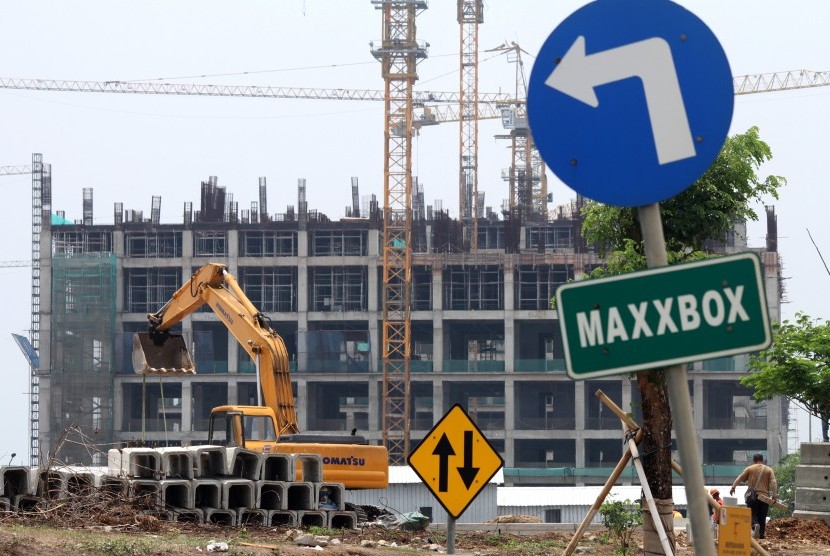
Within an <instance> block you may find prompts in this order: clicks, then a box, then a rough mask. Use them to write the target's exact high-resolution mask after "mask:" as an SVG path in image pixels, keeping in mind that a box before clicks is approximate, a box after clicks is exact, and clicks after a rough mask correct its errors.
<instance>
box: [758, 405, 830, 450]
mask: <svg viewBox="0 0 830 556" xmlns="http://www.w3.org/2000/svg"><path fill="white" fill-rule="evenodd" d="M781 401H782V398H781V397H780V396H777V397H775V398H772V399H771V400H768V401H767V458H768V460H769V461H767V462H765V463H766V464H767V465H777V464H778V460H779V459H781V456H782V455H784V454H783V453H782V447H783V449H786V447H787V428H786V424H785V423H782V422H781V420H780V419H776V418H775V417H774V416H776V415H781V411H782V408H781ZM820 430H821V426H820V425H819V431H820Z"/></svg>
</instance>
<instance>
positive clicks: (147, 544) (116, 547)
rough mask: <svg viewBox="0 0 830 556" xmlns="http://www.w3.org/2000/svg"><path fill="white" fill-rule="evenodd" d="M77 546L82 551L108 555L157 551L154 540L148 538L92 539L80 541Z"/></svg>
mask: <svg viewBox="0 0 830 556" xmlns="http://www.w3.org/2000/svg"><path fill="white" fill-rule="evenodd" d="M77 547H78V548H79V549H80V550H81V552H82V553H84V552H91V553H93V554H106V555H107V556H141V555H142V554H153V553H154V552H155V547H154V546H153V542H151V541H150V540H146V539H137V540H134V539H125V538H113V539H102V540H90V541H84V542H82V543H80V544H79V545H77Z"/></svg>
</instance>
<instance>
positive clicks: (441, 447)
mask: <svg viewBox="0 0 830 556" xmlns="http://www.w3.org/2000/svg"><path fill="white" fill-rule="evenodd" d="M407 463H409V466H410V467H411V468H412V470H413V471H415V473H416V474H417V475H418V477H420V479H421V481H422V482H423V483H424V484H425V485H426V487H427V488H428V489H429V490H430V492H432V495H433V496H435V498H436V499H437V500H438V502H440V504H441V505H442V506H443V507H444V509H445V510H446V511H447V514H449V517H448V520H447V553H448V554H455V520H456V519H458V517H459V516H460V515H461V514H462V513H464V510H466V509H467V507H468V506H469V505H470V504H471V503H472V501H473V500H474V499H475V497H476V496H478V494H479V492H481V489H483V488H484V487H485V486H486V485H487V483H489V482H490V479H492V478H493V476H494V475H495V474H496V473H497V472H498V470H499V469H501V468H502V466H503V465H504V460H503V459H502V457H501V456H500V455H499V453H498V452H497V451H496V449H495V448H493V446H492V445H491V444H490V442H489V441H488V440H487V438H485V436H484V434H483V433H482V432H481V430H480V429H479V428H478V427H477V426H476V424H475V423H474V422H473V421H472V420H471V419H470V416H469V415H468V414H467V412H466V411H465V410H464V408H463V407H462V406H461V404H455V405H453V406H452V407H451V408H450V409H449V411H447V413H446V414H445V415H444V416H443V417H441V420H440V421H438V422H437V423H436V424H435V426H434V427H432V430H431V431H429V433H428V434H427V435H426V436H425V437H424V439H423V440H422V441H421V443H420V444H418V446H417V447H416V448H415V449H414V450H412V453H411V454H409V458H407Z"/></svg>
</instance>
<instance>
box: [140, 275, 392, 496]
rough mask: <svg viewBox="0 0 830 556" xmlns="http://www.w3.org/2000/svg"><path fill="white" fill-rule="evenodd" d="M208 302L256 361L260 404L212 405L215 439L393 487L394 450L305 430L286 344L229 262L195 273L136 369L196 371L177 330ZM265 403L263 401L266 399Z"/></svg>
mask: <svg viewBox="0 0 830 556" xmlns="http://www.w3.org/2000/svg"><path fill="white" fill-rule="evenodd" d="M204 304H207V305H209V306H210V308H211V309H212V310H213V312H214V313H216V314H217V315H218V316H219V319H220V320H221V321H222V322H223V323H224V324H225V326H227V327H228V330H229V331H230V332H231V334H233V336H234V337H235V338H236V339H237V340H238V341H239V343H240V344H241V345H242V347H243V348H245V351H247V352H248V354H249V355H250V356H251V358H252V359H253V360H254V363H255V364H256V369H257V379H258V386H259V393H258V398H259V400H260V401H259V402H258V403H259V405H256V406H250V405H224V406H220V407H215V408H213V410H212V411H211V416H210V429H209V433H208V443H209V444H217V445H226V446H240V447H244V448H248V449H251V450H256V451H259V452H268V453H273V452H280V453H291V454H320V456H321V457H322V459H323V480H324V481H329V482H337V483H343V484H344V485H345V487H346V488H350V489H361V488H386V487H387V485H388V482H389V456H388V453H387V450H386V448H385V447H383V446H376V445H370V444H369V443H368V442H367V441H366V439H365V438H363V437H362V436H356V435H349V436H338V435H309V434H300V431H299V427H298V426H297V415H296V411H295V409H294V394H293V392H292V390H291V374H290V368H289V360H288V350H287V349H286V347H285V342H283V340H282V338H281V337H280V336H279V335H278V334H277V333H276V332H274V330H273V329H272V328H271V327H270V325H269V324H268V319H267V318H266V317H265V315H263V314H262V313H261V312H260V311H258V310H257V309H256V307H254V305H253V304H252V303H251V301H250V300H249V299H248V297H247V296H246V295H245V293H244V292H243V291H242V288H241V287H240V286H239V284H238V282H237V281H236V279H235V278H234V277H233V276H232V275H231V274H230V273H229V272H228V268H227V266H225V265H223V264H216V263H210V264H207V265H205V266H203V267H202V268H200V269H199V270H197V271H196V272H195V273H193V276H191V277H190V280H189V281H188V282H187V283H185V284H184V285H183V286H182V287H181V288H179V290H178V291H177V292H176V293H174V294H173V297H172V298H171V299H170V300H169V301H168V302H167V303H166V304H165V305H164V307H162V308H161V310H159V311H158V312H157V313H155V314H152V315H147V318H148V319H149V321H150V327H149V331H148V332H146V333H137V334H136V335H135V337H134V338H133V367H134V369H135V371H136V372H137V373H142V374H164V375H181V374H188V373H195V372H196V371H197V369H195V367H194V365H193V361H192V358H191V357H190V355H189V353H188V350H187V346H186V344H185V342H184V340H183V338H182V336H181V335H177V334H171V333H170V329H171V328H172V327H173V326H175V325H176V324H177V323H179V322H180V321H181V320H182V319H183V318H184V317H186V316H187V315H189V314H191V313H193V312H194V311H196V310H197V309H198V308H199V307H201V306H202V305H204ZM263 401H264V403H262V402H263Z"/></svg>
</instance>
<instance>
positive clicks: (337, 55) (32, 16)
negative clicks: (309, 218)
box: [0, 0, 830, 464]
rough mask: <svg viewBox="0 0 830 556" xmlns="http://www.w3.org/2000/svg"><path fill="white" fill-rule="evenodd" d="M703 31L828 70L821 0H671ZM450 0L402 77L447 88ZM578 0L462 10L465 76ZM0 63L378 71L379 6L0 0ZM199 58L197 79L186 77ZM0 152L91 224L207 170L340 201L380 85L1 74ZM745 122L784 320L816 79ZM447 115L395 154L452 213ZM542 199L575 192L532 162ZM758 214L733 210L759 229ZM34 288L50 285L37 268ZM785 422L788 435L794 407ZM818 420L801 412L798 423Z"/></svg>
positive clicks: (797, 245) (18, 413) (805, 208)
mask: <svg viewBox="0 0 830 556" xmlns="http://www.w3.org/2000/svg"><path fill="white" fill-rule="evenodd" d="M679 3H680V4H681V5H683V6H685V7H687V8H688V9H690V10H691V11H693V12H694V13H695V14H697V15H698V16H699V17H700V18H701V19H702V20H703V21H704V22H706V23H707V24H708V25H709V26H710V27H711V29H712V30H713V31H714V33H715V35H716V36H717V37H718V38H719V40H720V41H721V43H722V45H723V47H724V50H725V51H726V54H727V56H728V58H729V62H730V65H731V69H732V74H733V75H744V74H754V73H766V72H773V71H786V70H797V69H809V70H816V71H822V70H828V69H830V68H828V67H826V65H827V60H828V59H830V36H828V34H827V31H826V25H827V21H830V2H827V1H826V0H791V1H789V2H782V1H780V0H729V1H728V2H711V1H705V0H682V1H680V2H679ZM455 4H456V3H455V1H454V0H433V1H432V2H430V6H429V9H427V10H426V11H424V12H423V13H422V14H420V15H419V16H418V20H417V27H418V31H417V35H418V38H419V39H421V40H424V41H426V42H428V43H429V44H430V49H429V54H430V56H429V58H428V59H426V60H425V61H423V62H422V63H421V64H420V65H419V68H418V73H419V76H420V80H419V82H418V84H417V85H416V88H417V89H421V90H435V91H455V90H457V89H458V82H459V76H458V44H459V30H458V24H457V23H456V18H455V10H456V8H455ZM584 4H585V2H584V1H577V0H560V1H557V2H551V1H550V0H538V1H536V0H534V1H530V0H511V1H508V0H490V1H485V14H484V23H483V24H482V26H481V27H480V36H479V44H480V50H481V54H480V70H479V73H480V90H481V91H499V90H501V91H513V90H514V88H515V79H514V77H515V65H513V64H510V63H508V61H507V59H506V57H505V56H504V55H498V54H497V53H492V52H484V50H487V49H492V48H494V47H497V46H499V45H501V44H503V43H504V42H505V41H515V42H517V43H518V44H519V45H521V47H522V48H523V49H524V50H526V51H527V52H528V53H529V55H525V56H524V62H525V72H526V74H527V75H528V76H529V74H530V70H531V67H532V64H533V56H535V54H536V53H537V52H538V51H539V48H540V47H541V45H542V43H543V42H544V41H545V39H546V38H547V36H548V35H549V34H550V33H551V31H553V29H554V28H555V27H556V26H557V25H558V24H559V23H560V22H561V21H562V20H563V19H564V18H565V17H567V16H568V15H569V14H570V13H572V12H573V11H575V10H576V9H578V8H579V7H581V6H582V5H584ZM0 20H2V21H3V22H4V25H3V32H2V33H0V52H3V56H2V57H0V77H30V78H51V79H64V80H94V81H110V80H121V81H142V80H156V79H160V80H162V82H171V83H213V84H243V83H244V84H259V85H274V86H302V87H320V88H368V89H382V88H383V81H382V78H381V74H380V66H379V64H378V63H377V62H376V61H375V60H374V58H373V57H372V56H371V54H370V52H369V42H370V41H372V40H375V41H377V40H378V39H380V38H381V18H380V12H379V11H377V10H375V9H374V6H373V5H372V4H371V2H370V0H268V1H264V0H263V1H245V0H237V1H235V2H227V1H226V2H219V1H214V0H198V1H197V0H178V1H176V2H169V1H162V0H158V1H133V2H113V1H111V0H108V1H85V2H79V1H71V0H54V1H45V0H26V1H22V0H8V1H6V2H3V3H1V4H0ZM202 76H204V77H202ZM0 122H2V129H3V132H2V133H0V166H2V165H24V164H29V163H30V162H31V156H32V153H33V152H40V153H43V156H44V160H45V161H46V162H48V163H50V164H51V165H52V173H53V180H52V184H53V186H52V187H53V208H54V209H56V210H64V211H66V216H67V217H68V218H70V219H80V218H81V217H82V190H83V188H84V187H92V188H93V189H94V214H95V223H96V224H112V222H113V216H112V215H113V203H115V202H123V203H124V208H126V209H134V210H141V211H143V212H144V215H145V217H149V215H150V206H151V199H152V196H153V195H161V196H162V208H161V218H162V222H164V223H180V222H181V221H182V217H181V214H182V206H183V202H184V201H192V202H193V206H194V209H197V208H198V204H199V193H200V182H201V181H203V180H207V178H208V176H212V175H215V176H218V178H219V184H220V185H225V186H227V187H228V191H229V192H232V193H233V195H234V200H235V201H237V202H238V203H239V207H240V209H244V208H250V205H251V201H255V200H257V195H258V193H257V191H258V181H257V180H258V177H259V176H266V177H267V179H268V185H269V188H268V208H269V212H271V213H276V212H284V210H285V207H286V205H296V204H297V179H298V178H305V179H306V180H307V187H308V191H307V198H308V201H309V207H310V208H312V209H318V210H321V211H322V212H324V213H326V214H328V215H329V216H330V217H339V216H342V215H343V210H344V207H345V206H346V205H348V204H350V202H351V201H350V198H351V197H350V194H351V189H350V187H349V185H350V178H351V176H357V177H358V178H359V180H360V193H361V195H362V196H364V195H368V194H370V193H374V194H376V195H378V197H379V198H382V191H381V188H382V183H383V182H382V176H383V106H382V103H378V102H376V103H370V102H347V101H319V100H309V101H300V100H262V99H242V98H240V99H236V98H204V97H189V96H140V95H114V94H109V95H104V94H78V93H54V92H36V91H10V90H0ZM753 125H757V126H759V127H760V130H761V137H762V138H763V139H764V140H765V141H767V142H768V143H769V145H770V146H771V148H772V151H773V156H774V160H773V161H772V162H771V163H769V164H767V165H765V166H764V167H763V168H762V170H761V173H762V174H765V175H766V174H777V175H782V176H785V177H786V178H787V180H788V185H787V186H786V187H785V188H784V189H783V190H782V191H781V199H780V200H778V201H775V200H773V199H767V200H766V203H767V204H774V205H775V206H776V213H777V214H778V232H779V251H780V254H781V258H782V261H783V265H784V270H783V274H784V276H785V277H786V282H785V284H786V291H787V293H786V304H785V305H784V306H783V316H784V318H788V317H791V316H793V315H794V314H795V312H796V311H805V312H807V313H809V314H811V315H813V316H816V317H822V318H828V317H830V296H828V295H827V293H826V292H827V291H828V286H830V276H828V273H827V271H826V270H825V267H824V266H823V264H822V262H821V259H820V258H819V255H818V253H817V251H816V248H815V247H814V246H813V245H812V243H811V242H810V239H809V237H808V234H807V230H808V229H809V230H810V232H811V233H812V236H813V238H814V239H815V241H816V243H817V245H818V248H819V249H820V250H821V252H822V254H823V255H824V256H825V257H826V258H830V226H828V225H827V213H828V201H830V193H828V183H827V182H828V177H827V162H826V160H827V156H828V152H830V149H828V146H830V145H828V139H827V130H828V129H830V87H825V88H817V89H808V90H803V91H787V92H778V93H765V94H759V95H751V96H741V97H738V98H737V99H736V103H735V115H734V118H733V122H732V128H731V132H730V133H739V132H743V131H746V129H748V128H749V127H750V126H753ZM500 133H503V130H502V128H501V126H500V123H499V122H497V121H487V122H482V124H481V126H480V137H479V145H480V147H479V149H480V150H479V158H480V164H479V190H480V191H482V190H483V191H485V192H486V204H487V205H489V206H493V207H494V208H498V207H499V206H500V205H501V202H502V200H503V199H504V197H505V196H506V193H505V192H506V184H505V183H504V182H503V181H502V180H501V170H502V169H503V168H506V167H507V166H508V165H509V151H508V150H507V148H506V147H507V144H506V143H505V142H502V141H497V140H495V139H494V138H493V137H494V135H496V134H500ZM457 153H458V126H457V125H455V124H444V125H442V126H435V127H430V128H427V129H424V130H423V131H422V133H421V135H420V137H419V138H418V139H416V141H415V143H414V151H413V171H414V173H415V174H416V175H417V176H418V177H419V180H420V181H421V183H423V184H424V186H425V190H426V199H427V202H428V203H429V204H433V202H434V200H435V199H441V200H442V201H443V206H444V208H445V209H449V210H450V213H451V214H452V215H453V216H457V213H458V199H457V185H456V184H457V179H458V178H457V173H458V162H457ZM548 178H549V183H550V184H551V185H552V191H553V193H554V196H555V201H554V204H560V203H566V202H568V201H569V200H570V199H571V198H572V197H573V196H574V195H573V192H572V191H571V190H570V189H568V188H567V187H565V186H563V185H562V184H561V183H559V182H558V181H557V180H556V178H555V177H554V176H553V174H552V173H550V172H548ZM0 194H2V195H3V197H4V200H3V202H2V206H5V207H6V208H5V217H4V218H2V219H1V220H0V230H2V233H3V236H4V237H5V238H6V241H5V242H4V248H3V251H2V255H0V260H6V261H8V260H20V259H29V258H30V256H31V179H30V177H29V176H3V177H0ZM757 210H758V212H759V215H760V216H761V217H762V220H761V223H759V224H754V225H751V226H750V228H749V241H750V244H751V245H754V246H761V245H763V243H764V238H765V234H766V229H765V226H764V225H763V204H761V205H759V206H758V207H757ZM0 276H2V277H3V279H4V284H5V286H6V288H5V294H6V295H5V297H6V302H5V307H4V316H5V328H6V332H5V333H4V334H2V335H0V353H2V355H3V356H4V361H5V362H6V364H5V368H4V372H5V377H4V390H5V397H4V398H5V399H4V401H3V402H2V403H0V419H2V422H3V423H4V425H3V427H2V433H1V434H0V463H2V464H5V463H6V462H7V458H8V457H9V456H10V454H11V453H12V452H16V453H17V454H18V459H16V460H15V461H21V460H26V459H27V457H28V456H27V452H28V444H29V442H28V432H27V422H28V396H27V395H26V392H27V391H28V382H29V378H28V376H29V375H28V367H27V364H26V361H25V360H24V358H23V356H22V355H21V354H20V352H19V350H18V349H17V347H16V346H15V345H14V344H13V342H12V340H11V337H10V334H9V333H12V332H14V333H23V334H25V333H27V331H28V329H29V323H30V292H31V289H30V280H31V273H30V269H28V268H0ZM45 286H46V287H48V285H45ZM800 427H801V429H802V430H801V436H802V437H803V438H804V439H805V440H806V437H807V431H806V429H807V425H806V423H804V422H802V423H801V425H800ZM818 434H819V430H818V427H817V426H814V427H813V437H814V438H816V437H817V436H818Z"/></svg>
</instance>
